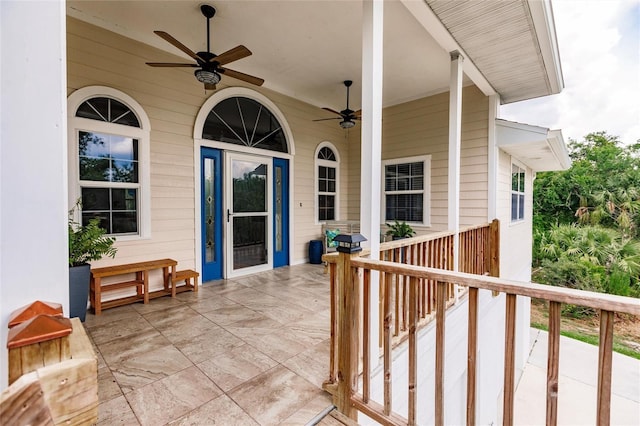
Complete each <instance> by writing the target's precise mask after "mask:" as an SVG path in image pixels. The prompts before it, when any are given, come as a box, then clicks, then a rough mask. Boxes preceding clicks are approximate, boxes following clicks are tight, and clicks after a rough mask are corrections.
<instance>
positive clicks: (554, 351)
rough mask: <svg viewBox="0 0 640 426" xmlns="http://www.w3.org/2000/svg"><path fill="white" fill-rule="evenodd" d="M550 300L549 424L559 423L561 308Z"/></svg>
mask: <svg viewBox="0 0 640 426" xmlns="http://www.w3.org/2000/svg"><path fill="white" fill-rule="evenodd" d="M561 307H562V304H560V303H558V302H549V342H548V349H547V426H555V425H557V424H558V375H559V371H560V309H561Z"/></svg>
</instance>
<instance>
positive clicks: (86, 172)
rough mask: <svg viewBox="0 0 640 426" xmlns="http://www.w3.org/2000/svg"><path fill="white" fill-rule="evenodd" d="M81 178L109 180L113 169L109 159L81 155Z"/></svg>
mask: <svg viewBox="0 0 640 426" xmlns="http://www.w3.org/2000/svg"><path fill="white" fill-rule="evenodd" d="M79 161H80V180H92V181H96V182H109V179H110V176H111V170H110V167H109V159H107V158H88V157H80V159H79Z"/></svg>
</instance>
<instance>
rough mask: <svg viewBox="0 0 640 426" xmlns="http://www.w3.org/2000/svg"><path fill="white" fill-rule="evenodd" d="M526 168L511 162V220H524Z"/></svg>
mask: <svg viewBox="0 0 640 426" xmlns="http://www.w3.org/2000/svg"><path fill="white" fill-rule="evenodd" d="M524 177H525V175H524V169H523V168H521V167H519V166H517V165H515V164H511V222H517V221H520V220H524Z"/></svg>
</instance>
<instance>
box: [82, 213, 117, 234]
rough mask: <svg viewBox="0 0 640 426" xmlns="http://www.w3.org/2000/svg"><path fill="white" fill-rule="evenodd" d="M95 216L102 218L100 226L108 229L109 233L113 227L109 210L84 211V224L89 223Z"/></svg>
mask: <svg viewBox="0 0 640 426" xmlns="http://www.w3.org/2000/svg"><path fill="white" fill-rule="evenodd" d="M94 218H98V219H99V220H100V223H99V226H100V228H102V229H104V230H106V231H107V233H110V232H109V230H110V229H111V221H110V220H109V213H108V212H89V213H85V212H83V213H82V226H85V225H88V224H89V221H91V219H94Z"/></svg>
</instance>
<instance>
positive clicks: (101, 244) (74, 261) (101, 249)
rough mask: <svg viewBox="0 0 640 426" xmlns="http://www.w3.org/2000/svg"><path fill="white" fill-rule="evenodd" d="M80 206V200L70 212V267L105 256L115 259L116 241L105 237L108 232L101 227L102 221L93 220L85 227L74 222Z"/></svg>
mask: <svg viewBox="0 0 640 426" xmlns="http://www.w3.org/2000/svg"><path fill="white" fill-rule="evenodd" d="M79 206H80V200H78V202H77V203H76V205H75V206H73V208H72V209H71V210H69V222H68V225H69V266H79V265H83V264H86V263H87V262H90V261H92V260H100V259H101V258H102V257H104V256H109V257H114V256H115V255H116V252H117V249H116V248H115V247H113V244H114V243H115V242H116V239H115V238H112V237H108V236H106V235H105V234H106V233H107V231H105V230H104V229H103V228H101V227H100V219H98V218H94V219H91V220H90V221H89V223H88V224H86V225H84V226H83V225H81V224H79V223H77V222H75V221H74V220H73V216H74V213H75V210H76V207H79Z"/></svg>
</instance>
